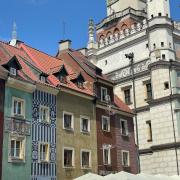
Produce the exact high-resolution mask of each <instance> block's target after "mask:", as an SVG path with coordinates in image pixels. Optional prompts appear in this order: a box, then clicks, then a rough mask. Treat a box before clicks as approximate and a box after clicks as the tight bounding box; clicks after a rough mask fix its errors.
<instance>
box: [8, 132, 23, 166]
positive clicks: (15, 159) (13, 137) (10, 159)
mask: <svg viewBox="0 0 180 180" xmlns="http://www.w3.org/2000/svg"><path fill="white" fill-rule="evenodd" d="M11 141H16V142H17V141H20V143H21V145H20V152H19V158H18V157H13V156H11ZM25 157H26V137H25V136H18V135H17V136H16V135H9V145H8V162H10V163H21V162H24V163H25V159H26V158H25Z"/></svg>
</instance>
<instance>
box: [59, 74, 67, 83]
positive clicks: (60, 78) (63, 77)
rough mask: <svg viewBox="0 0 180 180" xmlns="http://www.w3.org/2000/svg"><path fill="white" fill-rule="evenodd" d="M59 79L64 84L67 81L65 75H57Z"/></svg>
mask: <svg viewBox="0 0 180 180" xmlns="http://www.w3.org/2000/svg"><path fill="white" fill-rule="evenodd" d="M59 81H60V82H61V83H64V84H66V83H67V78H66V76H63V75H60V76H59Z"/></svg>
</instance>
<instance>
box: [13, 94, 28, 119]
mask: <svg viewBox="0 0 180 180" xmlns="http://www.w3.org/2000/svg"><path fill="white" fill-rule="evenodd" d="M14 101H17V102H21V103H22V107H21V108H22V109H21V114H15V113H14ZM11 108H12V116H13V117H15V116H19V117H23V118H25V109H26V104H25V100H24V99H21V98H18V97H14V96H13V97H12V107H11Z"/></svg>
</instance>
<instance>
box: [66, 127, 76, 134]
mask: <svg viewBox="0 0 180 180" xmlns="http://www.w3.org/2000/svg"><path fill="white" fill-rule="evenodd" d="M64 130H65V131H67V132H71V133H73V132H74V129H72V128H64Z"/></svg>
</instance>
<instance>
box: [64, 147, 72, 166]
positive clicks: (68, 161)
mask: <svg viewBox="0 0 180 180" xmlns="http://www.w3.org/2000/svg"><path fill="white" fill-rule="evenodd" d="M73 166H74V149H72V148H64V167H66V168H68V167H73Z"/></svg>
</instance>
